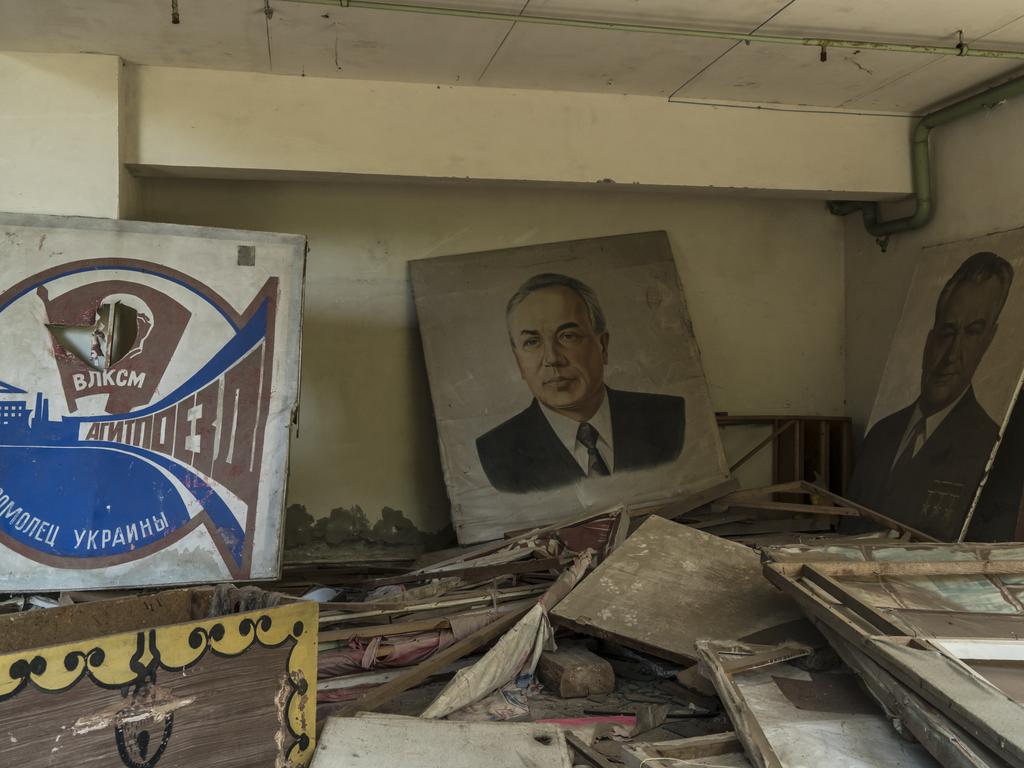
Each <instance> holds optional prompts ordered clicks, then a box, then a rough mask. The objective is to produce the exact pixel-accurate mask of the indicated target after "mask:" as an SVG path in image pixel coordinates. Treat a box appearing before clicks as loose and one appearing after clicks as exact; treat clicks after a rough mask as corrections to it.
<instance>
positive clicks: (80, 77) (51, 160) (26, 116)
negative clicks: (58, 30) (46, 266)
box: [0, 53, 131, 218]
mask: <svg viewBox="0 0 1024 768" xmlns="http://www.w3.org/2000/svg"><path fill="white" fill-rule="evenodd" d="M121 70H122V66H121V61H120V59H118V58H117V57H116V56H99V55H77V54H74V55H72V54H40V53H0V211H12V212H17V213H55V214H67V215H77V216H106V217H110V218H116V217H117V216H118V213H119V210H120V205H121V204H122V193H123V192H125V191H126V190H127V188H128V187H129V186H130V184H131V180H130V179H129V178H128V177H127V176H126V175H124V174H123V173H122V170H121V149H122V145H121V136H120V119H121V110H120V108H119V105H120V100H121V91H120V88H121Z"/></svg>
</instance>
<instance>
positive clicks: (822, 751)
mask: <svg viewBox="0 0 1024 768" xmlns="http://www.w3.org/2000/svg"><path fill="white" fill-rule="evenodd" d="M698 649H699V651H700V655H701V663H702V664H704V665H706V667H707V668H708V671H709V672H710V674H711V677H712V679H713V680H714V683H715V688H716V689H717V690H718V694H719V697H720V698H721V700H722V704H723V705H724V706H725V709H726V711H727V712H728V714H729V719H730V720H731V721H732V723H733V726H734V727H735V729H736V735H737V736H738V737H739V739H740V741H742V742H743V746H744V748H745V750H746V752H747V756H748V757H749V758H750V760H751V762H753V763H754V765H755V766H757V767H758V768H803V767H804V766H812V765H813V766H839V765H841V766H843V768H877V766H880V765H886V766H900V767H901V768H936V766H937V764H936V763H935V761H934V759H933V758H932V757H931V755H929V754H928V752H926V751H925V750H924V748H922V747H921V746H920V745H919V744H912V743H908V742H906V741H904V740H903V739H901V738H900V736H899V735H898V734H897V733H896V732H895V730H893V728H892V726H891V725H890V724H889V722H888V720H887V718H886V717H885V716H884V714H883V713H882V712H881V710H879V709H878V708H877V706H876V705H875V703H874V702H873V701H872V700H871V699H869V698H868V697H867V696H866V694H864V693H863V691H862V690H861V688H860V687H859V686H858V684H857V682H856V677H855V676H854V675H852V674H851V673H849V672H825V673H808V672H806V671H804V670H801V669H797V668H796V667H793V666H791V665H790V664H788V663H785V662H781V663H778V664H773V665H771V666H770V667H761V668H758V669H748V670H746V671H740V672H735V673H731V672H729V671H728V670H727V666H728V665H729V662H733V661H735V660H736V659H739V658H742V657H743V656H744V655H747V656H757V655H763V654H766V653H770V652H771V649H770V648H766V647H765V646H754V645H747V646H744V645H743V644H739V643H718V642H712V641H701V642H699V643H698ZM734 666H735V665H734Z"/></svg>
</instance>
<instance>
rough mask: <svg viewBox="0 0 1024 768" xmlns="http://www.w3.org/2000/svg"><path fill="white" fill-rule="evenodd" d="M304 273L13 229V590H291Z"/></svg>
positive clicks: (299, 268) (2, 332)
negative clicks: (289, 507) (281, 582)
mask: <svg viewBox="0 0 1024 768" xmlns="http://www.w3.org/2000/svg"><path fill="white" fill-rule="evenodd" d="M304 258H305V238H303V237H301V236H296V235H271V234H264V233H257V232H239V231H229V230H212V229H203V228H195V227H180V226H170V225H162V224H143V223H136V222H118V221H107V220H101V219H74V218H64V217H51V216H25V215H12V214H0V336H2V338H3V340H4V341H3V344H0V591H27V590H39V591H42V590H58V589H82V588H96V587H118V586H144V585H162V584H180V583H186V582H207V581H223V580H236V579H261V578H275V577H277V575H278V574H279V570H280V540H281V519H282V510H283V505H284V489H285V481H286V477H287V463H288V440H289V429H290V422H291V417H292V413H293V410H294V408H295V405H296V400H297V395H298V373H299V347H300V333H301V331H300V324H301V308H302V281H303V263H304Z"/></svg>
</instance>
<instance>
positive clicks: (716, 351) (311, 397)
mask: <svg viewBox="0 0 1024 768" xmlns="http://www.w3.org/2000/svg"><path fill="white" fill-rule="evenodd" d="M142 186H143V189H142V199H143V203H142V205H143V207H142V210H143V212H144V217H145V218H147V219H151V220H155V221H166V222H178V223H189V224H199V225H210V226H224V227H241V228H252V229H264V230H277V231H281V232H297V233H302V234H306V235H308V237H309V245H310V253H309V263H308V271H307V295H306V313H305V337H304V343H303V371H302V374H303V380H302V403H301V424H300V433H299V438H298V439H297V440H296V441H295V443H294V445H293V452H292V473H291V481H290V488H289V502H290V503H295V502H301V503H304V504H305V505H306V506H307V508H308V509H309V511H310V512H311V513H312V514H314V515H315V516H317V517H320V516H323V515H326V514H328V513H329V511H330V509H331V508H332V507H336V506H346V507H347V506H350V505H352V504H356V503H358V504H360V505H361V506H362V507H363V509H364V510H366V512H367V513H368V514H369V515H370V519H371V522H372V521H373V520H374V519H376V517H377V516H378V515H379V511H380V508H381V507H382V506H385V505H388V506H392V507H396V508H399V509H402V510H403V511H405V512H406V514H407V516H409V517H410V518H411V519H412V520H413V521H414V522H415V523H416V524H417V526H419V527H420V528H421V529H423V530H434V529H438V528H441V527H443V526H444V525H445V524H446V523H447V522H448V501H447V498H446V496H445V493H444V486H443V482H442V478H441V469H440V463H439V459H438V449H437V446H436V433H435V430H434V426H433V416H432V411H431V405H430V399H429V391H428V387H427V382H426V375H425V371H424V367H423V359H422V352H421V348H420V341H419V336H418V333H417V330H416V327H415V314H414V309H413V305H412V299H411V294H410V289H409V283H408V271H407V265H406V262H407V261H408V260H410V259H416V258H425V257H429V256H433V255H443V254H451V253H459V252H468V251H476V250H484V249H488V248H499V247H508V246H514V245H525V244H529V243H541V242H550V241H556V240H564V239H572V238H579V237H592V236H598V235H606V234H616V233H623V232H635V231H644V230H653V229H665V230H667V231H668V232H669V235H670V238H671V242H672V247H673V249H674V251H675V255H676V259H677V262H678V265H679V270H680V274H681V276H682V279H683V282H684V285H685V286H686V291H687V297H688V300H689V303H690V311H691V315H692V318H693V322H694V324H695V328H696V334H697V338H698V341H699V342H700V344H701V348H702V352H703V357H704V364H705V368H706V371H707V375H708V378H709V382H710V388H711V396H712V400H713V402H714V406H715V408H716V409H718V410H729V411H733V412H737V413H739V412H746V413H751V412H758V413H761V412H783V413H787V412H789V413H818V414H826V415H834V414H841V413H842V412H843V357H844V350H843V283H842V280H843V257H842V237H843V227H842V222H841V221H839V220H837V219H835V218H833V217H831V216H829V215H828V214H827V212H826V211H825V209H824V206H823V205H822V204H821V203H820V202H806V201H792V200H779V199H758V198H736V197H724V196H694V195H686V194H682V193H669V192H648V191H639V190H633V191H629V190H611V189H605V190H581V189H579V188H572V189H568V190H565V189H551V188H536V187H534V188H524V187H518V186H517V187H513V186H503V187H501V186H494V185H482V184H457V185H456V184H448V185H428V184H425V183H424V184H414V185H398V184H383V183H374V184H370V183H312V182H256V181H248V182H246V181H198V180H168V179H146V180H144V182H143V185H142ZM510 364H511V362H510ZM756 441H757V436H756V435H755V434H751V432H750V431H749V430H740V431H730V434H729V436H728V438H727V453H728V454H729V455H730V458H737V457H738V456H739V455H742V453H744V452H745V451H746V449H747V448H749V447H750V445H752V444H753V443H754V442H756ZM768 459H769V457H768V456H767V455H765V456H764V457H763V458H762V459H761V460H760V461H759V462H756V463H753V465H752V466H751V467H749V468H748V469H747V470H746V471H745V477H747V478H750V479H752V480H762V481H766V480H767V473H768V471H769V468H770V462H769V461H768Z"/></svg>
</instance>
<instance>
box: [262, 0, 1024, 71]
mask: <svg viewBox="0 0 1024 768" xmlns="http://www.w3.org/2000/svg"><path fill="white" fill-rule="evenodd" d="M277 1H278V2H281V1H283V2H291V3H310V4H312V5H331V6H334V7H338V8H367V9H370V10H375V11H397V12H399V13H418V14H425V15H430V16H455V17H459V18H464V19H486V20H490V21H502V22H508V23H517V24H543V25H547V26H558V27H576V28H579V29H600V30H607V31H613V32H638V33H644V34H653V35H676V36H679V37H695V38H705V39H712V40H733V41H736V42H742V43H768V44H774V45H804V46H809V47H811V48H825V49H828V48H856V49H859V50H873V51H889V52H892V53H918V54H926V55H931V56H974V57H980V58H987V59H1017V60H1024V51H1001V50H995V49H990V48H971V47H970V46H969V45H967V44H966V43H963V42H961V43H959V44H958V45H916V44H913V43H885V42H879V41H873V40H845V39H841V38H831V37H791V36H787V35H762V34H757V33H751V34H744V33H742V32H728V31H721V30H711V29H690V28H687V27H670V26H663V25H657V24H629V23H626V22H618V21H592V20H590V19H577V18H570V17H565V16H535V15H532V14H522V15H520V14H516V13H509V12H502V11H476V10H472V9H469V8H449V7H445V6H436V5H409V4H407V3H390V2H380V1H379V0H277Z"/></svg>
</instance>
